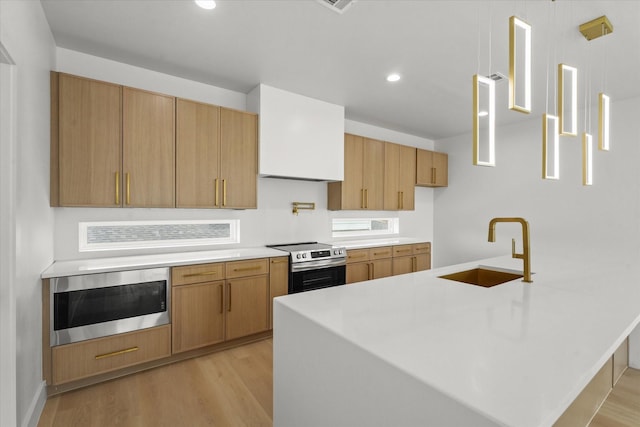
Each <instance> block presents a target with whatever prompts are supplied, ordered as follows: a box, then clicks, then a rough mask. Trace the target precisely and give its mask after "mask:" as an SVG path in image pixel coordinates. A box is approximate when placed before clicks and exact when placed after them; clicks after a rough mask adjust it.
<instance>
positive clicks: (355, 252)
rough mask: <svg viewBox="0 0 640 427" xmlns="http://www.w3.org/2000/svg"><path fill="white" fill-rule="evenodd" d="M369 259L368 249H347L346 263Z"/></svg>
mask: <svg viewBox="0 0 640 427" xmlns="http://www.w3.org/2000/svg"><path fill="white" fill-rule="evenodd" d="M362 261H369V249H351V250H348V251H347V264H348V263H351V262H362Z"/></svg>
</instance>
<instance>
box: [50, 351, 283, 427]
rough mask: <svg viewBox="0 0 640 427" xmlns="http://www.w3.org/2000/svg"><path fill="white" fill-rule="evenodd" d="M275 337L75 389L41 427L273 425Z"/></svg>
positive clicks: (58, 399)
mask: <svg viewBox="0 0 640 427" xmlns="http://www.w3.org/2000/svg"><path fill="white" fill-rule="evenodd" d="M272 351H273V342H272V340H271V339H267V340H263V341H259V342H256V343H252V344H248V345H245V346H242V347H238V348H234V349H230V350H225V351H221V352H219V353H214V354H210V355H207V356H201V357H198V358H195V359H190V360H186V361H183V362H178V363H174V364H171V365H167V366H163V367H160V368H155V369H152V370H149V371H145V372H140V373H137V374H134V375H129V376H127V377H124V378H119V379H115V380H111V381H108V382H105V383H101V384H97V385H94V386H90V387H86V388H83V389H80V390H75V391H70V392H67V393H64V394H62V395H58V396H54V397H51V398H49V399H48V400H47V403H46V405H45V408H44V410H43V412H42V415H41V417H40V422H39V423H38V426H39V427H58V426H59V427H75V426H78V427H80V426H82V427H87V426H91V427H103V426H104V427H106V426H109V427H111V426H123V427H128V426H132V427H133V426H141V427H142V426H145V427H146V426H154V427H155V426H159V427H162V426H167V427H179V426H189V427H191V426H252V427H253V426H271V425H272V424H273V422H272V419H273V392H272V389H273V374H272V371H273V370H272V359H273V357H272Z"/></svg>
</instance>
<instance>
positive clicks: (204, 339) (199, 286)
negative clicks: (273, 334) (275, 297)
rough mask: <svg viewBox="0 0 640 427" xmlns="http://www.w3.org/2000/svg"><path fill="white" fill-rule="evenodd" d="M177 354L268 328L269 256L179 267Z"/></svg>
mask: <svg viewBox="0 0 640 427" xmlns="http://www.w3.org/2000/svg"><path fill="white" fill-rule="evenodd" d="M171 280H172V294H171V296H172V302H171V306H172V327H173V331H172V338H173V347H172V349H173V353H174V354H176V353H180V352H184V351H188V350H193V349H196V348H200V347H205V346H208V345H212V344H216V343H219V342H223V341H228V340H232V339H235V338H240V337H243V336H247V335H251V334H254V333H258V332H262V331H266V330H268V329H269V302H270V295H269V292H270V290H269V260H268V259H266V258H261V259H251V260H244V261H233V262H226V263H212V264H199V265H193V266H181V267H174V268H172V270H171Z"/></svg>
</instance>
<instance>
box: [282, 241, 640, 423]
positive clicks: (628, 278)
mask: <svg viewBox="0 0 640 427" xmlns="http://www.w3.org/2000/svg"><path fill="white" fill-rule="evenodd" d="M634 264H635V260H633V259H631V257H629V259H628V260H626V261H625V260H621V259H613V258H612V259H609V261H603V260H602V259H599V258H598V256H596V257H595V258H594V259H592V260H589V261H587V260H585V259H583V258H581V257H577V256H573V255H572V254H569V253H562V252H560V251H559V252H558V253H557V254H555V255H551V254H545V255H542V256H535V254H534V256H533V259H532V269H533V272H534V273H535V274H534V275H533V283H532V284H526V283H523V282H521V281H514V282H509V283H506V284H503V285H499V286H495V287H492V288H481V287H477V286H473V285H468V284H462V283H458V282H454V281H450V280H446V279H441V278H438V277H437V276H439V275H442V274H446V273H450V272H454V271H462V270H464V269H467V268H473V267H476V266H478V265H485V266H494V267H500V268H506V269H514V270H519V271H521V270H522V261H521V260H515V259H512V258H511V257H510V256H504V257H498V258H492V259H485V260H481V261H479V262H470V263H465V264H460V265H457V266H451V267H446V268H440V269H436V270H429V271H423V272H418V273H412V274H406V275H401V276H394V277H389V278H384V279H377V280H372V281H368V282H360V283H356V284H352V285H348V286H339V287H334V288H328V289H321V290H318V291H314V292H307V293H301V294H294V295H288V296H283V297H280V298H277V299H276V304H282V305H283V308H284V307H286V308H288V309H290V310H293V312H295V313H298V314H300V315H301V316H304V317H305V318H307V319H309V320H311V322H312V324H315V325H318V326H320V327H321V329H322V330H328V331H330V332H331V333H333V334H335V335H336V336H337V337H340V338H341V339H345V340H346V341H347V342H350V343H352V344H353V345H355V346H357V347H358V348H360V349H364V351H366V352H368V353H370V354H372V355H375V356H376V357H378V358H380V359H382V360H383V361H385V362H386V363H388V364H390V365H391V366H394V367H395V368H397V369H399V370H400V371H402V372H404V373H408V374H409V375H411V376H412V377H414V378H416V379H418V380H419V381H422V382H423V383H425V384H427V385H429V386H430V387H433V388H434V389H436V390H438V391H439V392H440V393H442V394H444V395H446V396H448V397H449V398H452V399H454V400H455V401H457V402H460V403H462V404H463V405H464V406H466V407H468V408H470V409H471V410H473V411H475V412H477V413H480V414H483V416H485V417H487V418H488V419H491V420H495V422H497V423H498V424H499V425H505V426H517V427H530V426H531V427H533V426H536V427H539V426H551V425H552V424H553V423H554V422H555V420H556V419H557V418H558V417H559V416H560V415H561V414H562V413H563V412H564V410H565V409H566V408H567V407H568V405H569V404H570V403H571V402H572V401H573V400H574V399H575V398H576V397H577V395H578V394H579V393H580V391H581V390H582V389H583V388H584V387H585V385H586V384H587V383H588V382H589V381H590V380H591V378H592V377H593V376H594V375H595V374H596V373H597V371H598V370H599V369H600V367H601V366H602V365H603V364H604V362H605V361H606V360H607V359H608V358H609V357H610V356H611V354H612V353H613V352H614V351H615V350H616V348H617V347H618V346H619V345H620V344H621V342H622V341H623V340H624V338H625V337H627V336H628V335H629V334H630V333H631V331H632V330H633V329H634V328H635V327H636V325H637V324H638V322H639V321H640V285H639V284H638V280H637V275H638V269H637V267H634ZM276 345H277V344H276Z"/></svg>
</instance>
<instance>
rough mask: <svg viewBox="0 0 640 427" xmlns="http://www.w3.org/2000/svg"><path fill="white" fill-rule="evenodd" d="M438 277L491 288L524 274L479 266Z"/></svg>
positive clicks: (519, 277)
mask: <svg viewBox="0 0 640 427" xmlns="http://www.w3.org/2000/svg"><path fill="white" fill-rule="evenodd" d="M438 277H440V278H442V279H448V280H455V281H456V282H462V283H468V284H470V285H477V286H482V287H485V288H490V287H492V286H496V285H500V284H502V283H507V282H510V281H512V280H516V279H522V277H523V275H522V274H519V273H510V272H507V271H499V270H491V269H488V268H483V267H478V268H473V269H471V270H465V271H458V272H455V273H451V274H445V275H442V276H438Z"/></svg>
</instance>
